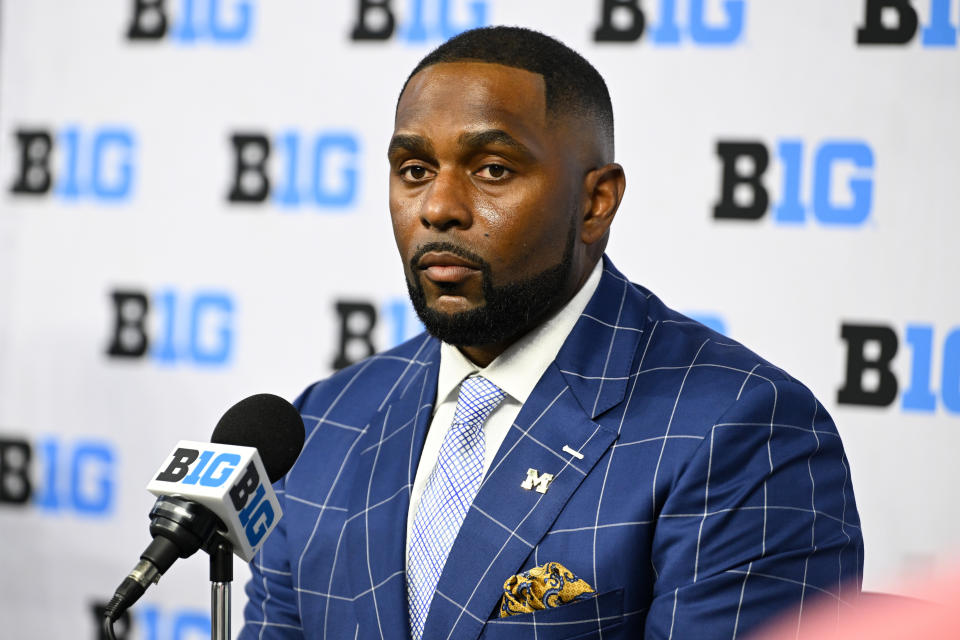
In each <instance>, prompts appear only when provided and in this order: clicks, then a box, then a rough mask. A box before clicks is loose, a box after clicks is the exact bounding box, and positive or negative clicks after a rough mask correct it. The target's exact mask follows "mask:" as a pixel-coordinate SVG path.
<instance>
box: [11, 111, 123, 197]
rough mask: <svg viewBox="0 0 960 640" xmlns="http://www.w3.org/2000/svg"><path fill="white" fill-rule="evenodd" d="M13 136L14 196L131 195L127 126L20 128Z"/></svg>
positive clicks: (12, 191)
mask: <svg viewBox="0 0 960 640" xmlns="http://www.w3.org/2000/svg"><path fill="white" fill-rule="evenodd" d="M13 138H14V140H15V143H16V144H15V151H16V159H15V160H14V162H13V166H14V171H15V176H14V179H13V182H12V184H11V186H10V192H11V193H12V194H13V195H15V196H25V197H31V198H36V197H43V196H51V195H52V196H54V197H57V198H59V199H61V200H67V201H81V200H89V201H96V202H100V203H108V202H121V201H125V200H128V199H129V198H130V196H131V195H132V194H133V188H134V181H135V178H136V152H137V148H136V136H134V134H133V131H132V130H131V129H130V128H128V127H125V126H122V125H103V126H97V127H80V126H75V125H71V126H67V127H64V128H62V129H48V128H42V127H38V128H32V127H23V128H18V129H15V130H14V132H13Z"/></svg>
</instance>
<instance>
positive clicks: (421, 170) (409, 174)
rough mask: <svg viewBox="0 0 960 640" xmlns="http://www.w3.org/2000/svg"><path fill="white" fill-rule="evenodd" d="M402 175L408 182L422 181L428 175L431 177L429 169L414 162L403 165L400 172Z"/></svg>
mask: <svg viewBox="0 0 960 640" xmlns="http://www.w3.org/2000/svg"><path fill="white" fill-rule="evenodd" d="M398 173H399V174H400V177H401V178H403V179H404V180H407V181H408V182H420V181H422V180H424V179H426V178H427V177H429V173H430V172H429V170H428V169H427V168H426V167H424V166H422V165H419V164H412V165H408V166H406V167H401V168H400V171H399V172H398Z"/></svg>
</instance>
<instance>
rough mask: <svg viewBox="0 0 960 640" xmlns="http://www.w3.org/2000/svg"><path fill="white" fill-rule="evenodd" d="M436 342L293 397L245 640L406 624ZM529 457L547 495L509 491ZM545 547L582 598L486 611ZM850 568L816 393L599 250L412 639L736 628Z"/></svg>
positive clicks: (853, 518)
mask: <svg viewBox="0 0 960 640" xmlns="http://www.w3.org/2000/svg"><path fill="white" fill-rule="evenodd" d="M439 346H440V345H439V342H438V341H437V340H436V339H434V338H432V337H429V336H427V335H421V336H419V337H417V338H414V339H413V340H411V341H409V342H407V343H405V344H403V345H401V346H399V347H397V348H395V349H392V350H390V351H388V352H386V353H382V354H379V355H375V356H373V357H371V358H368V359H366V360H364V361H362V362H360V363H358V364H356V365H353V366H351V367H349V368H347V369H344V370H342V371H339V372H338V373H336V374H334V375H333V376H331V377H330V378H328V379H326V380H324V381H322V382H319V383H317V384H315V385H313V386H312V387H310V388H309V389H308V390H307V391H306V392H305V393H304V394H303V396H301V398H300V399H299V401H298V408H299V409H300V411H301V413H302V414H303V418H304V422H305V424H306V427H307V441H306V445H305V447H304V449H303V453H302V454H301V455H300V458H299V460H298V461H297V463H296V465H295V466H294V467H293V469H292V470H291V471H290V473H288V474H287V476H286V478H285V479H284V480H283V481H281V482H280V483H278V485H277V487H278V490H279V491H280V492H281V493H280V499H281V501H282V503H283V508H284V511H285V515H284V517H283V519H282V521H281V523H280V524H279V526H278V528H277V529H276V531H275V532H274V533H273V534H272V536H271V537H270V538H269V540H268V541H267V542H266V544H265V546H264V547H263V549H262V551H261V552H260V554H259V555H258V556H257V557H256V558H255V560H254V561H253V563H252V570H253V578H252V580H251V582H250V583H249V584H248V585H247V595H248V597H249V601H248V603H247V605H246V609H245V617H246V624H245V626H244V629H243V631H242V633H241V636H240V637H241V638H242V639H243V640H250V639H253V638H309V639H331V640H332V639H338V640H339V639H353V638H361V639H364V640H368V639H379V638H386V639H391V638H399V639H406V638H409V620H408V614H407V592H406V579H405V573H404V563H405V548H406V522H407V509H408V506H409V501H410V490H411V487H412V485H413V481H414V477H415V474H416V470H417V464H418V462H419V458H420V451H421V448H422V446H423V441H424V437H425V434H426V430H427V427H428V424H429V422H430V418H431V414H432V411H433V405H434V402H435V399H436V398H435V396H436V387H437V372H438V367H439V358H440V350H439ZM564 446H567V447H568V448H570V449H573V450H574V451H576V452H578V453H579V454H580V455H579V456H574V455H571V454H569V453H566V452H564ZM529 468H533V469H536V470H538V472H540V473H551V474H553V475H554V480H553V482H552V483H551V484H550V485H549V489H548V490H547V492H546V493H540V492H538V491H529V490H524V489H523V488H521V486H520V485H521V483H522V482H523V481H524V480H525V479H526V476H527V469H529ZM546 562H559V563H561V564H562V565H564V566H565V567H567V568H568V569H570V570H571V571H573V572H574V573H575V574H576V575H577V576H578V577H580V578H582V579H584V580H586V581H587V582H588V583H589V584H590V585H591V586H592V587H593V588H594V589H595V591H596V596H595V597H591V598H589V599H586V600H581V601H576V602H573V603H570V604H566V605H562V606H560V607H557V608H553V609H546V610H543V611H538V612H535V613H529V614H521V615H516V616H511V617H507V618H499V617H498V604H499V602H500V599H501V595H502V592H503V583H504V581H505V580H507V579H508V578H509V577H510V576H512V575H514V574H517V573H519V572H521V571H524V570H527V569H530V568H531V567H533V566H536V565H541V564H544V563H546ZM862 567H863V543H862V538H861V534H860V523H859V518H858V516H857V509H856V504H855V502H854V496H853V489H852V484H851V477H850V469H849V465H848V464H847V461H846V458H845V456H844V453H843V448H842V445H841V442H840V438H839V436H838V435H837V430H836V428H835V426H834V424H833V421H832V420H831V418H830V416H829V415H828V414H827V412H826V411H825V410H824V408H823V406H822V405H821V404H820V403H819V402H818V401H817V400H816V398H814V396H813V395H812V394H811V392H810V391H809V390H808V389H807V388H806V387H804V386H803V385H802V384H800V383H799V382H797V381H796V380H794V379H793V378H791V377H790V376H789V375H788V374H786V373H785V372H784V371H782V370H780V369H778V368H776V367H774V366H773V365H771V364H769V363H767V362H765V361H764V360H762V359H761V358H759V357H758V356H757V355H755V354H754V353H752V352H751V351H749V350H747V349H746V348H745V347H743V346H742V345H740V344H737V343H736V342H734V341H732V340H730V339H729V338H726V337H724V336H722V335H720V334H718V333H715V332H713V331H711V330H710V329H708V328H706V327H704V326H703V325H701V324H699V323H696V322H694V321H692V320H690V319H689V318H686V317H684V316H682V315H680V314H678V313H676V312H674V311H672V310H670V309H669V308H667V307H666V306H665V305H664V304H663V303H662V302H661V301H660V300H659V299H658V298H657V297H656V296H654V295H653V294H651V293H650V292H649V291H647V290H645V289H644V288H642V287H640V286H637V285H635V284H631V283H630V282H629V281H628V280H626V279H625V278H624V277H623V276H622V275H621V274H620V273H619V272H618V271H617V270H616V269H615V268H614V267H613V265H612V264H611V263H610V262H609V260H608V259H607V258H606V257H605V258H604V273H603V277H602V278H601V280H600V284H599V286H598V288H597V291H596V292H595V294H594V296H593V298H592V299H591V300H590V302H589V304H588V305H587V308H586V309H585V311H584V312H583V314H582V316H581V317H580V319H579V320H578V322H577V324H576V326H575V327H574V328H573V330H572V332H571V334H570V336H569V337H568V338H567V340H566V342H565V343H564V345H563V347H562V348H561V350H560V352H559V353H558V355H557V358H556V360H555V361H554V362H553V363H552V364H551V365H550V367H549V368H548V369H547V371H546V373H545V374H544V375H543V377H542V378H541V379H540V380H539V382H538V383H537V385H536V388H535V389H534V391H533V393H532V394H531V395H530V397H529V399H528V400H527V402H526V403H525V404H524V405H523V407H522V409H521V411H520V414H519V415H518V416H517V419H516V422H515V423H514V425H513V426H512V428H511V429H510V431H509V433H508V435H507V437H506V439H505V440H504V442H503V444H502V445H501V447H500V449H499V451H498V452H497V454H496V458H495V459H494V461H493V463H492V466H491V467H490V470H489V471H488V473H487V474H486V476H485V478H484V480H483V484H482V485H481V488H480V491H479V493H478V494H477V497H476V499H475V500H474V502H473V505H472V506H471V508H470V510H469V512H468V513H467V515H466V519H465V520H464V522H463V526H462V528H461V530H460V533H459V535H458V537H457V538H456V541H455V542H454V544H453V547H452V549H451V551H450V555H449V558H448V560H447V563H446V566H445V567H444V570H443V574H442V576H441V578H440V582H439V584H438V586H437V591H436V594H435V596H434V598H433V602H432V605H431V608H430V613H429V616H428V618H427V622H426V627H425V630H424V635H423V637H424V639H425V640H475V639H477V638H486V639H489V640H494V639H495V638H534V637H536V638H537V639H538V640H552V639H560V638H580V639H585V638H607V639H610V640H613V639H618V638H670V637H673V638H734V637H738V636H739V637H743V636H744V635H746V634H747V633H748V632H749V631H750V630H751V629H754V628H756V627H757V626H758V625H759V624H761V623H762V622H764V621H765V620H766V619H767V618H769V617H770V616H771V614H776V613H778V612H780V611H781V610H783V609H789V608H790V607H795V606H796V605H800V604H801V603H803V604H806V606H807V607H809V605H810V603H811V602H812V601H813V600H814V599H817V600H827V601H830V602H831V603H833V605H835V606H836V607H837V608H838V610H840V609H842V608H844V607H846V606H849V604H850V603H851V602H852V601H853V600H855V599H856V597H857V594H858V591H859V576H860V575H861V573H862ZM801 611H802V608H801ZM796 615H798V618H799V619H798V623H799V624H801V625H802V614H800V613H798V614H796Z"/></svg>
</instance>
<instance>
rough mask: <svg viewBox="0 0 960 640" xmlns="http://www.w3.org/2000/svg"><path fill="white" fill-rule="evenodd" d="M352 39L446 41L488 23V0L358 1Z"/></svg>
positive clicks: (409, 41)
mask: <svg viewBox="0 0 960 640" xmlns="http://www.w3.org/2000/svg"><path fill="white" fill-rule="evenodd" d="M356 6H357V14H356V16H357V18H356V22H354V25H353V30H352V31H351V32H350V39H351V40H354V41H381V42H382V41H384V40H390V39H396V40H399V41H401V42H405V43H409V44H420V43H425V42H442V41H443V40H448V39H449V38H452V37H453V36H455V35H457V34H460V33H463V32H464V31H467V30H468V29H476V28H477V27H484V26H486V25H487V0H356Z"/></svg>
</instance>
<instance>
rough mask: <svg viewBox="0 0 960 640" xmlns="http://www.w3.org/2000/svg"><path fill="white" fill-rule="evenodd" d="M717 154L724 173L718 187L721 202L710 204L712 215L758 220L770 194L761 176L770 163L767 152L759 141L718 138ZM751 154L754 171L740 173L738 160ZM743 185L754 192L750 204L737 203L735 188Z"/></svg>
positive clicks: (768, 200) (749, 156)
mask: <svg viewBox="0 0 960 640" xmlns="http://www.w3.org/2000/svg"><path fill="white" fill-rule="evenodd" d="M717 155H718V156H720V161H721V162H723V177H722V178H721V180H722V184H721V189H720V202H718V203H717V205H716V206H715V207H714V208H713V217H714V218H721V219H722V218H728V219H729V218H735V219H740V220H759V219H760V218H762V217H763V214H765V213H766V212H767V205H768V204H769V203H770V197H769V196H768V195H767V190H766V189H765V188H764V186H763V184H762V183H761V181H760V179H761V178H762V177H763V172H764V171H766V170H767V165H768V164H769V163H770V154H769V153H768V152H767V148H766V147H765V146H764V145H763V144H762V143H760V142H718V143H717ZM744 157H746V158H750V159H751V160H752V161H753V172H752V173H750V174H743V173H740V171H739V170H738V169H737V160H739V159H740V158H744ZM739 185H743V186H744V187H747V188H749V189H750V190H751V192H752V193H753V198H752V202H751V203H750V204H749V205H745V206H744V205H741V204H737V201H736V199H735V198H734V192H735V191H736V188H737V186H739Z"/></svg>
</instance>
